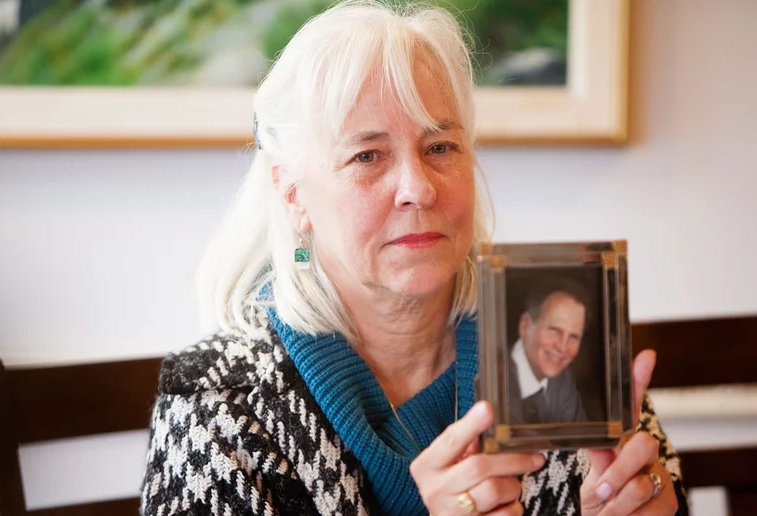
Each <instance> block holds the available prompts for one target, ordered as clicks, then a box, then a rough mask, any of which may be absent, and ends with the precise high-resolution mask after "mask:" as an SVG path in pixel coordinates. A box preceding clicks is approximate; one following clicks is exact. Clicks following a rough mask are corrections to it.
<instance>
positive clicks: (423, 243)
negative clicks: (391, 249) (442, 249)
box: [390, 232, 444, 249]
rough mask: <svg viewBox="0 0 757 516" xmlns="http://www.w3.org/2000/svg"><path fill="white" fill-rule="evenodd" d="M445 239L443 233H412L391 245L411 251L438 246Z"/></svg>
mask: <svg viewBox="0 0 757 516" xmlns="http://www.w3.org/2000/svg"><path fill="white" fill-rule="evenodd" d="M443 237H444V235H442V234H441V233H436V232H429V233H411V234H408V235H404V236H401V237H400V238H397V239H395V240H392V241H391V242H390V244H394V245H400V246H402V247H407V248H410V249H420V248H423V247H431V246H434V245H436V244H437V243H438V242H439V240H441V239H442V238H443Z"/></svg>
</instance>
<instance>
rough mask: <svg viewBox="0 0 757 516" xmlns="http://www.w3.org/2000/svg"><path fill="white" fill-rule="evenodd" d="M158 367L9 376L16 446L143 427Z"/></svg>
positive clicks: (140, 364) (118, 365)
mask: <svg viewBox="0 0 757 516" xmlns="http://www.w3.org/2000/svg"><path fill="white" fill-rule="evenodd" d="M161 362H162V359H160V358H153V359H144V360H127V361H121V362H106V363H92V364H82V365H72V366H62V367H48V368H40V369H10V370H8V371H7V381H8V386H9V391H10V395H11V398H12V399H13V401H14V408H13V411H14V413H15V414H16V421H15V427H16V435H17V436H18V443H19V444H22V443H29V442H34V441H44V440H48V439H61V438H66V437H74V436H83V435H91V434H100V433H105V432H115V431H124V430H137V429H142V428H146V427H148V426H149V420H150V410H151V408H152V404H153V403H154V401H155V396H156V394H157V392H158V373H159V370H160V364H161Z"/></svg>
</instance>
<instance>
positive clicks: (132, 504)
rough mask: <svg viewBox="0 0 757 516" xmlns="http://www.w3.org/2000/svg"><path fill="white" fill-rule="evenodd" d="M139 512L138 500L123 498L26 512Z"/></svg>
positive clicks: (70, 515)
mask: <svg viewBox="0 0 757 516" xmlns="http://www.w3.org/2000/svg"><path fill="white" fill-rule="evenodd" d="M138 511H139V498H123V499H121V500H108V501H107V502H94V503H85V504H80V505H67V506H64V507H53V508H50V509H37V510H35V511H28V512H26V513H25V514H28V515H29V516H102V515H104V514H107V515H108V516H134V515H135V514H137V512H138Z"/></svg>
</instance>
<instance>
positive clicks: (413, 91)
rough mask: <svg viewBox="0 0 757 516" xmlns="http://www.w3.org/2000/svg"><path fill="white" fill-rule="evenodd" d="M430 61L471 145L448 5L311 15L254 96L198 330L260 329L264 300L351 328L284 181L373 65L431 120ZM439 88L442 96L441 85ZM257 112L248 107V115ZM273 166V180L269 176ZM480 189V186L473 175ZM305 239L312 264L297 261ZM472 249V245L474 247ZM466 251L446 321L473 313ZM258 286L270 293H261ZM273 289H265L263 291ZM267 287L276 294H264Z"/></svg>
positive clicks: (467, 93)
mask: <svg viewBox="0 0 757 516" xmlns="http://www.w3.org/2000/svg"><path fill="white" fill-rule="evenodd" d="M417 59H423V60H424V61H425V63H427V64H429V65H432V66H434V68H435V71H436V72H437V74H438V75H437V78H438V81H439V85H440V87H441V88H443V89H442V90H441V91H442V92H444V91H445V90H446V92H447V93H448V95H449V98H450V99H451V102H452V107H453V110H455V112H456V116H457V117H458V122H459V123H460V125H461V126H462V128H463V131H464V132H465V135H466V137H467V138H468V139H469V141H468V143H469V144H470V145H471V146H472V144H473V141H474V137H475V134H474V105H473V72H472V66H471V60H470V56H469V53H468V46H467V44H466V38H465V36H464V34H463V31H462V29H461V27H460V25H459V24H458V23H457V21H456V20H455V18H454V17H453V16H452V15H451V14H450V13H449V12H447V11H445V10H444V9H441V8H436V7H421V6H418V5H412V4H410V5H396V3H391V2H390V1H389V0H386V3H384V2H379V1H376V0H353V1H347V2H341V3H338V4H337V5H335V6H334V7H332V8H330V9H329V10H327V11H325V12H324V13H322V14H320V15H318V16H315V17H314V18H311V19H310V20H309V21H308V22H307V23H306V24H305V25H303V26H302V28H300V30H299V31H298V32H297V34H295V36H294V37H293V38H292V40H291V41H290V42H289V44H288V45H287V46H286V48H285V49H284V50H283V51H282V52H281V54H280V55H279V56H278V58H277V60H276V62H275V63H274V64H273V66H272V67H271V69H270V71H269V72H268V74H267V76H266V77H265V79H264V80H263V81H262V83H261V84H260V87H259V88H258V90H257V93H256V95H255V100H254V111H255V118H256V121H257V122H256V125H257V131H256V133H257V137H258V139H259V141H258V144H259V146H258V148H257V150H256V151H255V154H254V159H253V162H252V165H251V168H250V170H249V172H248V174H247V176H246V178H245V180H244V183H243V185H242V187H241V189H240V191H239V192H238V194H237V196H236V199H235V200H234V202H233V203H232V204H231V206H230V208H229V211H228V212H227V214H226V217H225V218H224V220H223V221H222V223H221V225H220V227H219V228H218V229H217V231H216V234H215V235H214V237H213V239H212V241H211V242H210V244H209V246H208V248H207V250H206V252H205V256H204V258H203V261H202V263H201V265H200V269H199V271H198V276H197V286H198V293H199V302H200V312H201V319H202V323H203V327H204V329H205V330H210V331H214V330H217V329H219V328H220V329H222V330H226V331H234V330H242V331H245V332H247V333H253V332H254V331H255V324H254V323H252V322H250V321H249V314H248V311H249V307H250V306H251V305H254V304H259V303H261V298H266V299H268V300H269V302H272V303H274V304H275V308H276V310H277V312H278V314H279V317H281V319H282V320H283V321H284V322H286V323H287V324H289V325H290V326H292V327H293V328H294V329H295V330H297V331H300V332H303V333H308V334H319V333H332V332H338V333H341V334H342V335H344V336H345V337H346V338H347V339H348V340H350V339H351V338H353V337H355V334H354V325H353V324H352V323H351V321H350V320H349V317H348V316H347V313H346V311H345V309H344V307H343V306H342V303H341V301H340V299H339V296H338V294H337V292H336V289H335V288H334V285H333V284H332V282H331V281H330V280H329V278H328V277H327V275H326V274H325V272H324V270H323V268H322V267H321V266H320V264H319V260H318V250H317V249H315V248H313V246H312V245H311V242H310V237H309V235H307V234H305V235H299V234H298V233H297V231H295V228H294V227H293V226H292V224H291V222H290V220H289V217H288V214H287V212H286V209H285V207H284V206H283V203H282V202H281V194H280V191H279V188H281V189H284V190H285V189H287V188H294V187H296V184H297V182H298V181H299V179H300V178H301V174H302V166H301V165H300V163H302V162H303V161H304V160H305V159H306V158H307V156H304V155H303V152H302V149H303V148H305V147H306V146H305V145H302V143H303V142H312V141H314V140H315V139H316V138H317V139H318V142H319V143H320V142H321V141H330V140H329V139H332V140H333V139H336V138H337V137H338V136H339V134H340V131H341V130H342V127H343V124H344V122H345V120H346V118H347V116H348V115H349V113H350V112H351V110H352V108H353V107H354V105H355V103H356V102H357V100H358V98H359V94H360V91H361V89H362V88H363V86H364V85H365V84H366V82H367V81H368V80H370V79H371V78H372V77H374V76H375V74H376V73H377V72H378V74H379V77H380V78H381V82H382V87H383V88H384V90H385V94H386V95H387V96H388V97H390V98H394V99H395V100H396V101H397V102H398V103H399V105H400V106H402V108H403V110H404V111H405V113H406V114H407V115H408V116H409V117H410V118H411V119H413V120H414V121H415V122H416V123H418V124H419V125H420V126H422V127H424V128H427V129H432V128H436V124H437V121H434V120H433V119H432V118H431V116H430V115H429V113H428V112H427V111H426V108H425V107H424V106H423V103H422V101H421V98H420V94H419V93H418V91H417V87H416V84H415V81H414V78H413V73H412V71H413V61H414V60H417ZM440 94H442V93H440ZM250 119H252V113H250ZM275 164H279V165H281V164H283V166H280V167H278V168H277V170H278V171H279V172H280V173H279V174H278V180H279V186H278V188H277V187H276V186H275V185H274V183H273V180H272V177H271V175H272V173H271V170H272V167H273V166H274V165H275ZM477 180H478V182H479V183H478V185H477V188H481V187H482V184H481V178H478V179H477ZM482 198H486V197H484V196H482V195H481V194H480V193H479V192H478V191H477V192H476V196H475V206H474V234H473V240H474V244H475V242H478V241H481V240H485V239H486V237H487V234H488V231H487V224H486V223H485V221H486V220H487V217H486V216H485V215H484V211H483V209H482V208H486V213H487V214H489V213H491V207H490V206H489V205H487V206H482V203H481V199H482ZM300 236H301V237H302V238H303V240H304V244H305V245H306V246H307V247H309V248H310V260H311V268H310V269H309V270H307V271H299V270H297V269H296V268H295V263H294V260H293V253H294V249H295V248H296V247H298V241H299V239H300ZM472 252H473V251H472V249H471V253H472ZM472 258H473V256H472V255H471V254H470V253H469V255H468V256H467V258H466V260H465V261H464V263H463V264H462V266H461V268H460V270H459V271H458V273H457V275H456V280H455V282H456V283H455V290H454V297H453V305H452V310H451V313H450V317H449V321H450V324H453V323H454V322H455V321H456V320H458V318H459V317H461V316H462V315H465V314H472V313H473V312H474V310H475V299H476V293H475V269H474V265H473V260H472ZM264 289H265V290H264ZM269 290H270V291H269ZM271 294H272V295H271Z"/></svg>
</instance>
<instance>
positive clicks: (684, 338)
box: [631, 316, 757, 387]
mask: <svg viewBox="0 0 757 516" xmlns="http://www.w3.org/2000/svg"><path fill="white" fill-rule="evenodd" d="M631 333H632V341H633V348H634V354H635V353H637V352H638V351H640V350H642V349H646V348H652V349H654V350H656V351H657V364H658V365H657V367H656V369H655V373H654V377H653V378H652V384H651V386H652V387H685V386H694V385H717V384H728V383H748V382H755V381H757V317H755V316H751V317H728V318H720V319H698V320H692V321H672V322H655V323H644V324H634V325H633V326H632V331H631Z"/></svg>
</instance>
